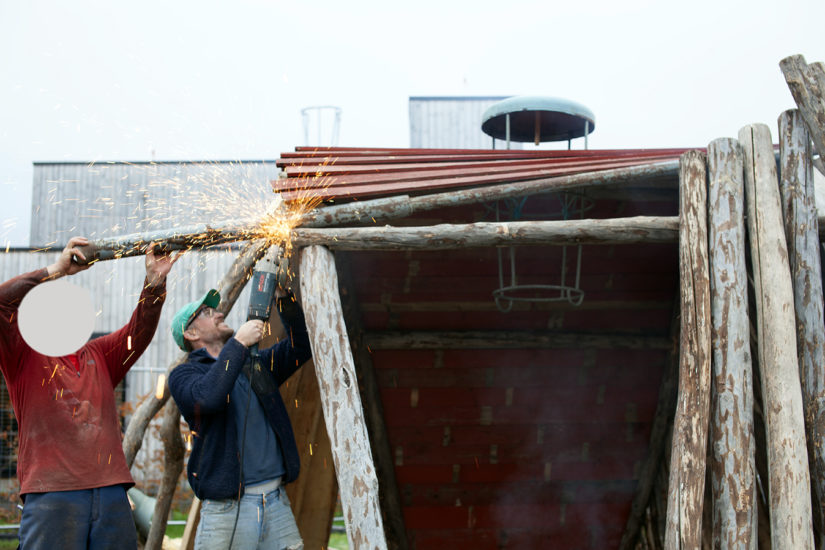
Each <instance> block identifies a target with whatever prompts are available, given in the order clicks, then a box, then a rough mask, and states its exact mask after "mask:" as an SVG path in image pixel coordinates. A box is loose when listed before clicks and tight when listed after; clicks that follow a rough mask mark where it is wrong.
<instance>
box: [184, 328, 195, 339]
mask: <svg viewBox="0 0 825 550" xmlns="http://www.w3.org/2000/svg"><path fill="white" fill-rule="evenodd" d="M183 339H184V341H186V342H194V341H195V340H197V339H198V333H197V331H196V330H193V329H191V328H188V329H186V330H184V331H183Z"/></svg>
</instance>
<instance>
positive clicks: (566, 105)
mask: <svg viewBox="0 0 825 550" xmlns="http://www.w3.org/2000/svg"><path fill="white" fill-rule="evenodd" d="M595 128H596V117H595V116H594V115H593V112H592V111H591V110H590V109H588V108H587V107H585V106H584V105H582V104H580V103H576V102H575V101H570V100H569V99H560V98H556V97H544V96H516V97H509V98H507V99H505V100H503V101H499V102H498V103H496V104H495V105H492V106H490V107H489V108H488V109H487V110H486V111H484V114H483V115H481V130H482V131H483V132H484V133H485V134H487V135H488V136H490V137H492V138H493V149H495V140H496V139H498V140H503V141H505V142H507V144H508V147H507V148H508V149H509V143H510V142H511V141H519V142H531V141H532V142H533V143H535V144H536V145H538V144H539V143H542V142H545V141H567V148H568V149H569V148H570V142H571V141H572V140H574V139H576V138H580V137H584V144H585V145H584V148H585V149H587V136H588V135H589V134H590V133H591V132H592V131H593V130H594V129H595Z"/></svg>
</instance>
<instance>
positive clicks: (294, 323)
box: [261, 294, 312, 386]
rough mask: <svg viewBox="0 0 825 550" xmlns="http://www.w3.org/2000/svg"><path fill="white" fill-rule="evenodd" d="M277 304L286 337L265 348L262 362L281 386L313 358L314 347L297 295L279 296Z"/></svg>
mask: <svg viewBox="0 0 825 550" xmlns="http://www.w3.org/2000/svg"><path fill="white" fill-rule="evenodd" d="M276 306H277V311H278V316H279V317H280V318H281V322H282V323H283V325H284V330H285V331H286V338H284V339H283V340H281V341H280V342H278V343H277V344H275V345H274V346H272V347H271V348H269V349H267V350H264V352H263V353H262V360H261V363H262V365H263V366H264V367H268V368H269V370H270V371H271V372H273V373H274V374H275V380H276V382H277V383H278V385H279V386H280V385H281V384H283V383H284V382H286V380H287V379H288V378H289V377H290V376H292V374H293V373H294V372H295V371H296V370H298V369H299V368H300V367H301V365H303V364H304V363H306V362H307V361H309V360H310V359H311V358H312V348H311V347H310V344H309V334H308V333H307V326H306V320H305V319H304V312H303V310H302V309H301V306H300V305H298V302H296V301H295V297H294V296H292V295H291V294H290V295H287V296H284V297H282V298H279V299H278V301H277V303H276Z"/></svg>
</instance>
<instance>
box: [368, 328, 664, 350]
mask: <svg viewBox="0 0 825 550" xmlns="http://www.w3.org/2000/svg"><path fill="white" fill-rule="evenodd" d="M366 342H367V346H369V348H370V349H518V348H570V347H582V348H595V349H615V348H619V349H622V348H624V349H669V348H670V342H669V341H668V340H667V338H662V337H656V336H638V335H632V334H587V333H580V334H576V333H570V332H564V333H557V334H554V333H548V332H538V333H532V332H507V331H467V332H421V331H403V332H392V331H387V332H372V333H369V334H367V337H366Z"/></svg>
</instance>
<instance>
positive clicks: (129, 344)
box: [126, 335, 132, 351]
mask: <svg viewBox="0 0 825 550" xmlns="http://www.w3.org/2000/svg"><path fill="white" fill-rule="evenodd" d="M126 349H127V350H130V351H131V349H132V337H131V335H130V336H127V337H126Z"/></svg>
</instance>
